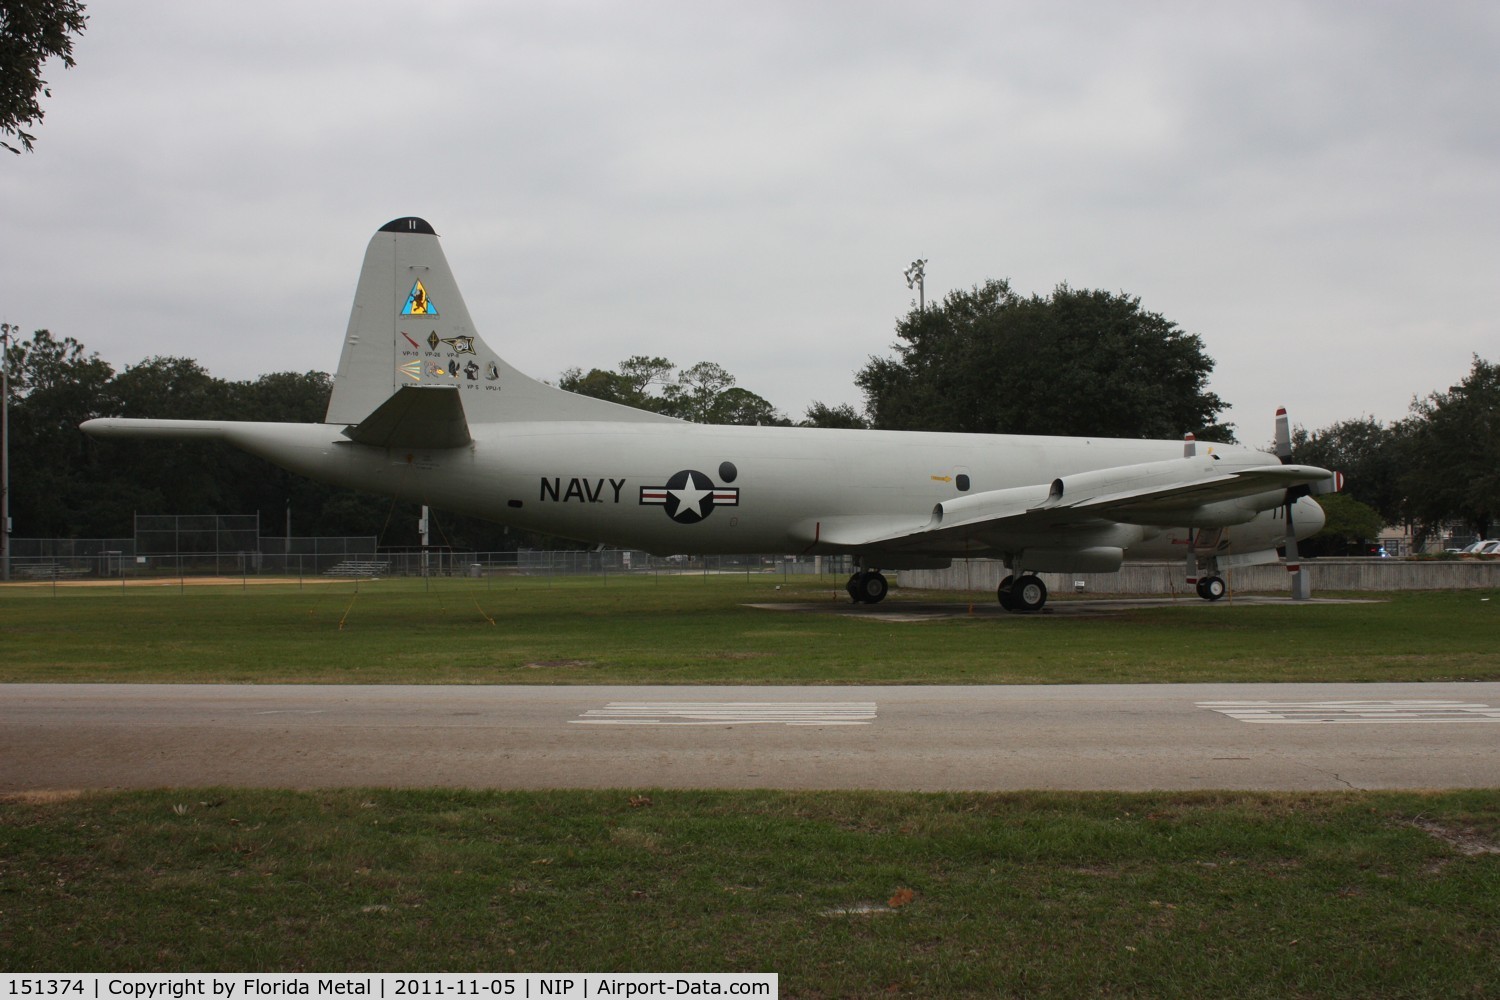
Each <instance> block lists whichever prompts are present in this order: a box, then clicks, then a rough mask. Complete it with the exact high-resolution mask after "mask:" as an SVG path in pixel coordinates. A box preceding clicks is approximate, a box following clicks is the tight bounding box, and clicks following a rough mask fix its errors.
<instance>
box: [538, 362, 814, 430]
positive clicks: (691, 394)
mask: <svg viewBox="0 0 1500 1000" xmlns="http://www.w3.org/2000/svg"><path fill="white" fill-rule="evenodd" d="M674 371H675V372H676V376H675V377H673V372H674ZM557 384H558V387H559V388H562V389H566V390H568V391H569V392H576V393H578V394H580V395H583V396H592V397H594V398H595V399H607V400H609V401H610V402H613V403H622V404H624V405H625V406H633V407H635V408H636V409H638V410H650V411H651V412H652V413H661V414H665V415H666V416H669V417H678V418H681V419H683V420H691V421H693V422H694V423H700V424H748V425H757V424H776V425H789V424H790V423H791V421H790V420H788V419H787V418H786V417H784V416H782V415H781V414H780V413H779V412H778V411H777V410H776V408H775V407H774V406H772V405H771V404H770V402H768V401H767V400H766V399H764V398H762V397H761V396H758V395H756V394H755V393H753V392H751V391H750V390H748V389H744V388H741V387H739V386H737V385H735V380H734V376H733V375H731V374H729V372H728V371H726V370H725V369H724V367H723V366H722V365H718V364H715V363H714V362H712V361H700V362H698V363H697V364H695V365H693V366H691V367H689V368H683V369H681V370H678V369H677V366H676V365H674V364H673V363H672V362H670V361H668V360H667V359H666V358H649V357H646V356H645V355H641V354H637V355H635V356H634V357H630V358H626V359H625V360H624V361H622V362H620V368H619V370H618V371H608V370H605V369H601V368H592V369H590V370H589V372H588V374H587V375H585V374H584V373H583V370H582V369H580V368H569V369H568V370H567V371H565V372H563V373H562V375H561V376H560V377H559V378H558V381H557Z"/></svg>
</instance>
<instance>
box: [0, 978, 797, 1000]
mask: <svg viewBox="0 0 1500 1000" xmlns="http://www.w3.org/2000/svg"><path fill="white" fill-rule="evenodd" d="M780 988H781V987H780V981H779V977H778V976H777V974H776V973H774V972H713V973H685V974H684V973H676V974H671V975H668V974H664V973H649V972H629V973H607V972H589V973H571V974H569V973H539V972H526V973H507V974H503V975H474V974H467V975H459V974H457V973H440V974H429V975H422V974H407V975H401V974H395V973H380V974H371V975H359V974H347V973H346V974H341V975H332V976H328V975H318V974H317V973H311V972H297V973H281V974H277V973H258V974H253V975H251V974H230V973H160V974H156V973H138V974H129V975H118V976H115V975H109V974H107V973H84V974H80V975H28V974H18V973H0V1000H8V998H10V997H58V998H60V1000H68V998H71V997H80V998H85V1000H110V998H113V997H123V998H128V1000H183V998H185V997H217V998H219V1000H247V998H261V997H293V996H294V997H303V996H305V997H374V998H377V1000H396V998H401V997H479V998H483V997H516V998H518V1000H530V998H531V997H558V998H561V1000H586V998H588V997H773V998H774V997H778V996H780Z"/></svg>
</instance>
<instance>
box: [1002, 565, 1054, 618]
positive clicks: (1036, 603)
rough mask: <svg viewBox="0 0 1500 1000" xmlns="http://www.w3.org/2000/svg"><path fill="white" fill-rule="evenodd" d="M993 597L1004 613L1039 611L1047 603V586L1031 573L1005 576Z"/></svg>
mask: <svg viewBox="0 0 1500 1000" xmlns="http://www.w3.org/2000/svg"><path fill="white" fill-rule="evenodd" d="M995 596H996V597H997V598H999V600H1000V606H1001V607H1002V608H1004V609H1005V610H1006V611H1016V612H1022V613H1030V612H1033V611H1040V610H1042V606H1043V605H1045V604H1046V603H1047V585H1046V584H1045V583H1043V582H1042V578H1041V577H1039V576H1036V575H1034V574H1031V573H1023V574H1022V575H1021V576H1019V577H1016V576H1007V577H1006V578H1005V579H1004V580H1001V581H1000V589H999V590H997V591H996V592H995Z"/></svg>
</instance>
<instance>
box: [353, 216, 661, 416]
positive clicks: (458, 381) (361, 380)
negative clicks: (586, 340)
mask: <svg viewBox="0 0 1500 1000" xmlns="http://www.w3.org/2000/svg"><path fill="white" fill-rule="evenodd" d="M432 387H446V388H448V389H450V390H451V389H458V390H460V391H459V398H460V400H461V401H462V403H463V411H464V414H465V415H466V416H467V417H468V421H469V422H470V423H484V422H502V421H514V420H614V421H621V420H665V419H669V418H666V417H662V416H660V415H659V414H655V413H647V412H646V411H644V410H635V409H632V408H630V407H628V406H620V405H618V404H615V403H609V402H605V401H604V400H598V399H590V398H588V397H586V396H578V395H575V394H573V393H570V392H564V391H562V390H561V389H557V388H555V387H553V386H550V385H546V384H545V383H542V382H538V381H537V380H536V379H533V378H530V377H529V376H527V375H524V374H522V373H521V372H520V371H517V370H516V369H515V368H513V367H511V366H510V365H509V364H507V363H506V361H505V360H504V359H503V358H501V357H500V356H499V355H498V354H496V353H495V352H494V351H493V350H491V349H490V348H489V347H488V346H487V345H486V344H485V343H484V341H483V340H481V339H480V338H479V335H478V334H477V333H475V331H474V323H473V320H471V319H470V318H469V310H468V307H467V306H465V305H464V300H463V296H461V295H460V294H459V291H458V283H457V282H456V281H455V280H454V278H453V272H452V271H451V270H450V269H449V267H448V261H447V258H445V257H444V256H443V248H442V247H441V246H440V245H439V243H438V236H437V233H436V231H434V230H433V228H432V226H431V225H429V224H428V223H427V222H426V221H425V220H423V219H418V218H413V217H407V218H401V219H395V220H393V221H391V222H388V223H386V224H385V225H384V226H381V227H380V230H379V231H378V232H376V234H375V235H374V237H372V238H371V240H370V245H369V248H368V249H366V251H365V261H364V266H363V267H362V268H361V269H360V272H359V285H358V287H357V288H356V289H355V293H354V308H353V310H352V311H351V312H350V314H349V330H348V333H347V335H346V336H345V338H344V351H343V354H342V355H341V356H340V358H339V368H338V372H337V374H336V375H335V376H334V380H333V394H332V396H331V397H330V398H329V400H328V414H327V416H326V417H325V418H324V419H325V421H326V422H327V423H330V424H357V423H360V422H361V421H363V420H364V419H365V418H366V417H368V416H370V414H371V413H373V412H374V411H375V410H376V409H377V408H378V407H380V405H381V404H382V403H384V402H385V401H386V400H388V399H390V398H391V397H392V396H393V395H394V394H395V393H396V392H397V391H399V390H402V389H424V388H432Z"/></svg>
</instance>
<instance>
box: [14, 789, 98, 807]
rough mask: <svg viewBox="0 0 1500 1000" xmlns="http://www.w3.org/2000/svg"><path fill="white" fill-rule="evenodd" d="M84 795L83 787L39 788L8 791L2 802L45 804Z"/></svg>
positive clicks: (65, 800) (24, 804) (31, 804)
mask: <svg viewBox="0 0 1500 1000" xmlns="http://www.w3.org/2000/svg"><path fill="white" fill-rule="evenodd" d="M82 797H83V789H81V788H39V789H36V790H35V791H30V792H6V793H5V794H3V795H0V802H15V803H17V804H19V805H23V806H44V805H47V804H48V803H49V802H71V801H73V800H74V799H78V798H82Z"/></svg>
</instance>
